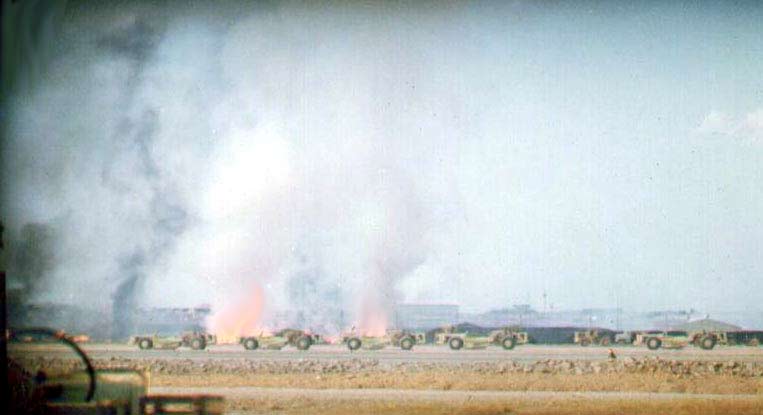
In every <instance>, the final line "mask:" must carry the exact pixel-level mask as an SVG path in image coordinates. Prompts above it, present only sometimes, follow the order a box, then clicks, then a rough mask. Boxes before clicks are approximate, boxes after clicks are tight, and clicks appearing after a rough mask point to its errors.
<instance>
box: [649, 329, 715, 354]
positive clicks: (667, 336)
mask: <svg viewBox="0 0 763 415" xmlns="http://www.w3.org/2000/svg"><path fill="white" fill-rule="evenodd" d="M718 338H719V337H717V336H716V335H713V334H709V333H688V332H686V331H681V330H672V331H665V332H661V333H654V332H648V333H641V334H638V335H637V336H636V341H634V344H645V345H646V347H647V348H648V349H649V350H657V349H660V348H663V349H682V348H684V347H686V346H688V345H690V344H691V345H694V346H697V347H699V348H701V349H704V350H712V349H713V348H714V347H715V345H716V344H717V343H718Z"/></svg>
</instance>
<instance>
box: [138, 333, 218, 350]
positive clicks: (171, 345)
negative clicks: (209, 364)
mask: <svg viewBox="0 0 763 415" xmlns="http://www.w3.org/2000/svg"><path fill="white" fill-rule="evenodd" d="M216 342H217V341H216V338H215V336H213V335H211V334H206V333H200V332H187V333H183V334H182V335H180V336H159V335H157V334H153V335H148V336H133V337H132V338H131V339H130V344H136V345H138V347H139V348H140V349H142V350H149V349H165V350H166V349H169V350H175V349H177V348H180V347H190V348H191V349H193V350H204V349H206V348H207V345H209V344H215V343H216Z"/></svg>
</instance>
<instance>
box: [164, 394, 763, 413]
mask: <svg viewBox="0 0 763 415" xmlns="http://www.w3.org/2000/svg"><path fill="white" fill-rule="evenodd" d="M153 390H154V391H155V392H156V393H192V392H202V391H203V392H204V393H214V394H218V395H223V396H225V397H226V400H227V410H228V412H229V413H248V414H305V413H310V414H316V415H322V414H332V415H344V414H348V415H349V414H406V415H418V414H537V415H540V414H570V415H571V414H602V415H603V414H635V415H642V414H643V415H646V414H671V415H673V414H675V415H682V414H760V413H761V408H763V396H755V395H689V394H674V393H660V394H654V393H627V392H615V393H601V392H598V393H597V392H574V393H571V392H496V391H426V390H406V389H368V390H358V389H354V390H348V389H323V390H316V389H272V388H248V387H245V388H200V389H195V388H194V389H189V388H155V389H153Z"/></svg>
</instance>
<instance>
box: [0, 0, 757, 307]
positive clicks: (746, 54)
mask: <svg viewBox="0 0 763 415" xmlns="http://www.w3.org/2000/svg"><path fill="white" fill-rule="evenodd" d="M663 3H664V2H644V3H642V4H638V5H625V4H622V5H621V4H619V3H614V2H601V3H598V2H562V3H556V2H537V1H531V2H522V1H516V2H480V3H465V2H453V3H439V2H438V3H429V4H421V3H416V5H415V6H412V5H405V4H400V3H385V4H383V5H359V4H356V3H355V2H349V3H328V4H321V5H318V4H312V3H311V4H310V5H309V6H308V5H300V4H290V3H287V4H282V3H278V2H276V3H273V4H269V5H257V6H247V5H234V4H233V3H231V4H227V5H221V6H219V8H216V9H211V8H209V7H208V6H201V5H199V6H195V7H191V6H184V7H177V8H173V7H172V4H173V3H170V6H168V7H157V6H149V5H142V6H130V5H125V4H121V6H120V7H116V8H113V9H107V8H101V9H97V10H88V9H87V8H86V7H83V6H81V5H78V4H76V3H75V4H72V5H71V8H69V9H67V12H66V14H65V17H64V18H63V20H62V28H61V34H60V35H58V36H57V37H56V38H55V39H51V42H53V43H54V45H55V46H54V47H52V48H51V49H50V51H49V54H50V56H49V57H47V58H46V59H48V60H49V62H50V63H49V65H47V66H46V69H44V70H43V71H42V74H41V75H40V77H39V79H38V80H37V81H36V82H35V83H33V85H34V86H33V87H30V89H29V90H28V91H27V92H24V93H19V94H18V96H17V98H16V99H15V100H14V101H13V102H14V104H13V105H12V108H13V109H12V110H9V111H7V112H6V116H7V117H8V127H7V130H6V134H7V136H8V137H9V140H8V145H7V146H6V147H5V151H4V154H3V157H4V163H3V176H4V177H5V179H4V180H5V181H6V182H5V183H6V184H10V185H9V186H8V189H10V190H4V198H3V201H4V206H5V207H6V208H5V209H4V210H5V212H6V213H5V214H6V215H8V217H9V219H8V222H9V223H10V227H11V228H12V229H18V228H20V226H21V225H23V224H24V223H27V222H40V223H48V224H51V226H53V227H54V228H55V229H56V232H57V235H61V236H58V237H57V241H58V242H60V244H59V245H60V247H59V248H58V251H57V252H58V253H57V258H58V260H57V266H56V267H55V269H54V270H52V271H51V272H50V275H48V276H47V278H48V280H49V281H50V287H52V288H53V289H52V290H51V291H50V293H48V294H46V296H45V298H49V299H55V300H57V301H72V300H76V299H77V298H79V297H81V296H83V295H90V296H100V298H102V299H103V301H106V300H108V299H109V298H110V297H109V296H110V294H109V293H111V292H113V290H114V289H115V287H116V286H117V285H119V283H120V281H121V278H122V277H119V274H120V272H121V271H120V270H124V269H125V267H126V266H125V265H124V264H125V262H124V258H125V257H131V256H132V255H133V254H135V253H139V254H140V255H142V256H144V257H145V259H144V260H142V261H143V262H140V264H143V265H141V269H140V272H141V273H145V275H146V277H145V281H144V282H143V288H142V289H144V290H145V293H144V294H142V296H141V298H142V300H141V301H144V302H145V303H147V304H157V305H179V304H182V305H194V304H198V303H202V302H212V303H213V304H221V303H223V302H224V301H225V298H226V297H228V296H230V295H235V294H236V293H239V292H240V291H241V287H245V286H246V285H247V282H246V281H249V280H253V281H257V283H258V284H262V285H264V286H266V287H267V288H266V290H265V293H266V296H270V297H273V298H276V299H277V300H274V303H276V304H282V305H284V304H288V301H289V300H288V298H287V297H288V296H287V294H285V292H286V291H287V289H286V286H287V285H288V281H289V280H290V278H291V276H292V275H293V274H295V273H299V272H303V271H304V269H305V268H307V269H310V270H312V271H311V272H313V273H314V274H315V278H316V279H319V280H320V281H322V284H324V285H328V286H334V285H336V286H338V287H340V288H339V289H340V290H341V291H342V293H343V295H344V298H345V300H344V301H347V302H348V303H350V304H351V303H353V301H354V300H353V298H355V297H368V295H369V294H368V293H367V292H366V291H368V290H371V291H373V292H380V293H382V295H384V296H393V297H395V300H396V301H415V302H419V301H421V302H449V303H458V304H461V305H462V306H463V307H464V308H465V309H485V308H490V307H501V306H507V305H510V304H515V303H530V304H533V305H535V306H538V307H540V304H541V298H542V297H541V296H542V293H543V292H544V291H545V292H546V293H547V295H548V302H549V303H551V304H554V307H555V308H560V309H566V308H575V307H606V306H614V305H616V304H619V305H621V306H622V307H625V308H629V309H654V308H658V309H664V308H690V307H693V308H696V309H700V310H719V309H724V308H732V309H757V310H761V305H760V301H759V299H758V296H757V293H758V292H761V291H763V255H761V254H762V253H763V220H761V219H762V213H761V212H763V78H761V74H763V25H761V22H763V6H760V5H757V4H756V3H755V2H749V3H738V4H725V5H723V6H716V5H712V4H711V3H710V2H707V4H696V3H695V2H691V3H686V4H682V3H679V2H671V3H672V4H670V5H665V4H663ZM141 137H149V138H148V139H144V138H141ZM168 212H169V213H168ZM173 212H174V213H173ZM177 212H180V213H178V214H176V213H177ZM168 218H169V219H168ZM167 221H170V222H167ZM172 221H176V222H172ZM177 221H179V222H177ZM168 223H169V224H168ZM174 223H177V226H176V225H175V224H174ZM157 227H158V228H159V229H160V231H157ZM156 252H159V253H156ZM120 264H121V265H120ZM300 270H301V271H300ZM377 274H378V275H377ZM85 293H88V294H85ZM373 295H374V294H370V296H371V297H373ZM387 303H388V299H387V300H384V301H381V304H380V305H381V306H385V304H387ZM762 311H763V310H762Z"/></svg>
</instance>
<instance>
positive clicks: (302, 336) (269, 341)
mask: <svg viewBox="0 0 763 415" xmlns="http://www.w3.org/2000/svg"><path fill="white" fill-rule="evenodd" d="M315 339H320V337H313V336H311V335H309V334H306V333H304V332H303V331H298V330H294V331H280V332H278V333H276V334H275V335H265V334H262V333H260V335H259V336H243V337H240V338H239V339H238V342H239V344H241V345H243V346H244V349H246V350H257V349H260V348H262V349H268V350H281V349H283V348H284V347H286V346H293V347H296V348H297V349H299V350H308V349H310V346H312V345H313V344H314V343H315V341H316V340H315Z"/></svg>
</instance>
